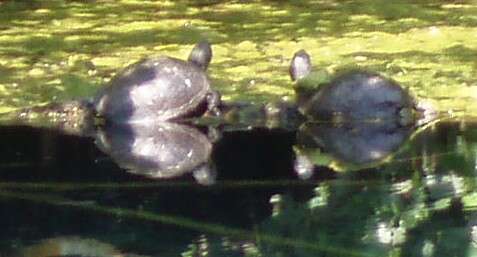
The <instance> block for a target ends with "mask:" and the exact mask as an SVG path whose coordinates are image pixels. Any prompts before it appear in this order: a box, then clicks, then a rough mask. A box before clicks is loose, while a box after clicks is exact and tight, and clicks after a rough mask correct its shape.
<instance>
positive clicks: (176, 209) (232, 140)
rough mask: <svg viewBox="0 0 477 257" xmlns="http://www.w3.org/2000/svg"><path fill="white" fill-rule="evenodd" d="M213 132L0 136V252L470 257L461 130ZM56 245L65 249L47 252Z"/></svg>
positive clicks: (467, 134)
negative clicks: (206, 170) (200, 170)
mask: <svg viewBox="0 0 477 257" xmlns="http://www.w3.org/2000/svg"><path fill="white" fill-rule="evenodd" d="M210 129H211V128H210ZM210 129H209V130H210ZM218 129H219V130H220V129H221V128H218ZM212 132H213V130H212V131H208V129H204V128H197V129H196V128H193V127H191V126H190V125H186V124H159V125H158V126H153V127H152V128H148V129H137V128H135V127H126V128H121V129H118V128H110V129H109V130H108V129H104V130H101V131H100V132H98V133H97V134H96V135H94V137H91V135H89V136H88V137H78V136H72V135H64V134H60V133H57V132H55V131H53V130H48V129H40V128H30V127H18V126H15V127H5V126H4V127H1V128H0V135H1V137H2V139H1V140H2V142H5V143H4V144H2V147H1V148H0V156H1V158H2V161H1V163H2V164H1V166H0V177H1V181H2V182H1V183H0V200H1V202H2V209H1V213H0V217H1V218H0V225H1V227H2V232H1V233H0V238H1V240H0V242H1V243H0V252H1V253H2V254H3V253H6V254H11V255H8V256H12V255H13V256H71V255H73V256H92V255H91V254H92V252H94V253H95V254H99V253H105V256H108V254H109V255H112V254H113V253H122V254H126V253H131V254H132V253H134V254H139V255H145V256H159V255H166V256H178V255H180V254H184V255H185V256H196V255H197V254H200V253H205V251H206V250H205V249H207V252H208V256H257V255H256V254H258V253H259V254H260V255H261V256H316V255H317V254H318V255H322V254H323V255H333V256H385V255H388V254H391V253H396V252H400V253H401V255H399V256H421V255H425V256H449V255H452V256H471V254H472V253H474V252H475V250H476V248H475V246H474V243H473V242H474V238H477V234H476V233H475V230H476V229H475V216H476V215H477V213H476V212H475V210H476V206H477V202H476V201H475V195H476V192H477V191H476V190H477V189H476V182H475V172H476V170H475V164H476V163H477V161H476V156H477V155H476V153H477V152H476V151H477V142H476V140H477V123H475V122H474V121H473V120H472V119H468V120H459V121H454V120H448V121H441V122H436V123H432V124H428V125H427V126H426V127H423V128H419V129H418V130H416V131H414V130H412V129H411V128H407V129H403V128H398V127H395V126H389V125H386V126H382V125H381V126H376V124H374V125H371V126H364V125H362V124H361V126H354V127H352V126H351V125H347V126H337V127H336V126H334V127H333V126H329V124H312V125H310V124H306V125H303V126H302V127H300V128H299V129H298V130H297V131H294V130H280V129H266V128H262V129H260V128H257V129H253V130H244V129H243V128H240V129H237V130H234V129H232V128H227V129H223V130H222V132H221V134H220V135H219V136H217V134H214V133H215V132H214V133H212ZM214 135H215V136H214ZM98 147H99V149H101V150H99V149H98ZM158 149H163V151H158ZM167 149H169V150H167ZM350 149H351V151H350ZM168 153H174V154H172V155H168ZM181 155H182V157H180V156H181ZM302 156H305V159H306V160H308V162H309V163H308V164H307V165H309V167H308V168H310V167H311V170H310V171H308V172H309V173H308V174H306V175H305V176H303V173H300V172H298V171H297V170H296V168H297V167H298V166H300V165H301V166H300V167H304V166H306V165H304V164H303V163H298V164H300V165H298V164H297V161H299V160H302V161H303V159H302V158H301V157H302ZM203 164H207V165H208V167H213V169H214V170H215V172H216V173H215V175H214V178H213V180H207V181H208V183H203V184H206V185H201V184H200V183H197V181H199V182H200V180H198V179H197V177H199V178H200V177H201V174H199V175H197V174H194V173H190V172H189V171H192V170H195V169H196V168H197V167H200V166H202V165H203ZM338 164H339V165H338ZM333 169H335V170H338V171H340V172H337V171H333ZM349 169H352V170H354V171H348V172H345V171H346V170H349ZM141 171H147V172H141ZM152 171H154V172H152ZM161 172H165V173H161ZM174 172H176V173H174ZM164 174H166V175H164ZM202 176H203V174H202ZM161 177H167V178H161ZM205 178H207V176H205ZM58 246H63V247H66V248H68V246H69V247H70V250H69V252H67V251H66V250H65V251H66V252H63V253H54V252H52V251H54V249H58ZM86 246H89V247H86ZM66 248H65V249H66ZM40 249H42V251H45V254H44V255H38V254H39V252H40ZM75 251H76V252H75ZM33 253H36V255H32V254H33ZM106 253H108V254H106ZM424 253H425V254H424ZM54 254H56V255H54ZM88 254H89V255H88ZM254 254H255V255H254ZM93 256H94V255H93Z"/></svg>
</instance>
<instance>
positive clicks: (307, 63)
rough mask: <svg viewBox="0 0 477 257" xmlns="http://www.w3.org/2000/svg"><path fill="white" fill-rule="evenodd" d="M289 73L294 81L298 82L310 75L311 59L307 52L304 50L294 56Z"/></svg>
mask: <svg viewBox="0 0 477 257" xmlns="http://www.w3.org/2000/svg"><path fill="white" fill-rule="evenodd" d="M289 72H290V77H291V79H292V81H297V80H299V79H302V78H304V77H306V76H308V74H310V72H311V58H310V55H308V53H306V52H305V50H303V49H302V50H300V51H298V52H296V53H295V55H293V58H292V61H291V64H290V70H289Z"/></svg>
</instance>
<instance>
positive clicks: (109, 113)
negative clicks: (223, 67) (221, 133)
mask: <svg viewBox="0 0 477 257" xmlns="http://www.w3.org/2000/svg"><path fill="white" fill-rule="evenodd" d="M211 58H212V50H211V47H210V44H209V43H208V42H200V43H198V44H197V45H196V46H195V47H194V49H192V52H191V53H190V55H189V58H188V60H187V61H183V60H179V59H176V58H173V57H167V56H160V57H155V58H147V59H143V60H141V61H139V62H137V63H135V64H132V65H130V66H128V67H127V68H125V69H124V70H123V71H122V72H120V73H119V74H118V75H116V76H115V77H114V78H113V79H112V80H111V82H110V83H109V85H108V86H106V87H105V88H104V89H103V90H101V91H100V92H99V93H98V95H97V96H96V98H95V99H94V101H93V106H94V107H93V108H94V111H95V114H96V115H97V116H99V117H100V118H104V119H105V120H106V121H107V122H112V123H140V122H144V121H148V120H153V121H166V120H174V119H178V118H183V117H189V116H196V115H201V114H203V113H204V112H205V111H206V110H208V111H209V112H210V113H212V114H218V112H219V111H218V108H217V106H218V104H219V102H220V96H219V94H218V93H217V92H216V91H213V90H212V89H211V87H210V82H209V79H208V77H207V74H206V72H205V71H206V69H207V66H208V65H209V63H210V60H211Z"/></svg>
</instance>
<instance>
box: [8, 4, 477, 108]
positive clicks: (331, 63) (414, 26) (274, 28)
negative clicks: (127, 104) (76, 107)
mask: <svg viewBox="0 0 477 257" xmlns="http://www.w3.org/2000/svg"><path fill="white" fill-rule="evenodd" d="M0 24H1V25H0V112H7V111H10V110H14V109H17V108H23V107H27V106H34V105H39V104H43V103H47V102H51V101H63V100H68V99H77V98H78V97H87V96H92V95H94V93H95V91H96V90H97V89H98V88H100V87H101V86H103V85H104V83H105V82H107V81H108V80H109V79H110V78H111V77H112V76H113V75H114V74H115V73H116V72H118V71H119V70H121V69H122V68H123V67H125V66H126V65H128V64H130V63H133V62H136V61H137V60H139V59H141V58H143V57H145V56H153V55H159V54H165V55H170V56H175V57H178V58H186V57H187V55H188V53H189V51H190V49H191V48H192V46H193V44H195V43H196V42H197V41H199V40H202V39H207V40H209V41H210V42H211V43H212V44H213V51H214V58H213V60H212V63H211V65H210V67H209V73H210V76H211V78H212V80H213V82H214V87H215V88H217V89H218V90H219V91H220V92H221V93H222V94H223V97H224V99H225V100H227V101H236V100H240V101H249V102H269V101H275V100H281V99H282V100H293V99H294V91H293V83H292V82H291V80H290V78H289V75H288V65H289V62H290V59H291V57H292V56H293V53H294V52H296V51H297V50H299V49H306V50H307V52H309V53H310V55H311V56H312V61H313V66H314V69H315V70H319V69H324V70H328V71H334V70H339V69H340V67H344V66H354V67H359V68H362V69H368V70H372V71H375V72H379V73H382V74H384V75H386V76H388V77H391V78H393V79H394V80H396V81H398V82H400V83H401V84H402V85H403V86H405V87H406V88H408V89H409V90H410V91H411V92H412V93H413V94H414V95H415V96H417V97H418V98H420V99H425V100H429V101H431V102H432V103H433V104H435V105H436V106H437V109H439V110H440V111H444V112H450V113H453V114H456V113H457V114H459V113H462V114H469V113H470V114H473V113H476V112H477V104H476V101H475V100H476V98H477V79H476V77H477V76H476V75H477V72H476V70H477V3H476V2H475V1H458V2H449V1H424V0H421V1H417V2H416V1H405V0H400V1H392V2H391V1H384V0H368V1H359V2H354V1H329V0H316V1H247V2H241V1H223V2H222V1H206V2H202V1H133V0H124V1H112V0H97V1H62V0H50V1H2V2H0Z"/></svg>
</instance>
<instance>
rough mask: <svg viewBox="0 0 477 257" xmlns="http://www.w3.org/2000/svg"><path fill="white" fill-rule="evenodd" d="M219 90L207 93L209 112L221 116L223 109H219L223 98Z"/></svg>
mask: <svg viewBox="0 0 477 257" xmlns="http://www.w3.org/2000/svg"><path fill="white" fill-rule="evenodd" d="M220 98H221V97H220V94H219V92H217V91H214V90H211V91H209V92H208V93H207V112H208V113H210V114H211V115H214V116H219V115H220V114H221V111H220V109H219V107H220V105H221V103H222V100H221V99H220Z"/></svg>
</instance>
